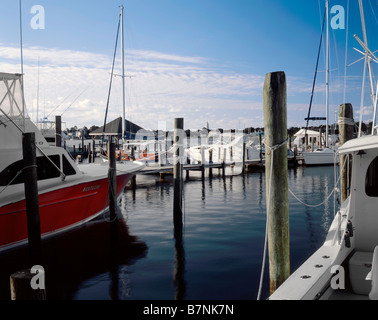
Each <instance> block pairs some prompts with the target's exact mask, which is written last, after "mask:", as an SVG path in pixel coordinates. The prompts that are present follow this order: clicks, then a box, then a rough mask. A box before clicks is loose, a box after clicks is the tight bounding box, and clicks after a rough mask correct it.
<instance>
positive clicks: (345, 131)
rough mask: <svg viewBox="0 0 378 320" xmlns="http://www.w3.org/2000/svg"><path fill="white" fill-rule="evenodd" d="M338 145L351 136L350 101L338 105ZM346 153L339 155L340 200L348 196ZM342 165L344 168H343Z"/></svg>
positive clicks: (351, 112)
mask: <svg viewBox="0 0 378 320" xmlns="http://www.w3.org/2000/svg"><path fill="white" fill-rule="evenodd" d="M338 124H339V146H340V147H341V146H342V145H343V144H344V143H345V142H347V141H348V140H350V139H352V138H353V131H354V120H353V106H352V105H351V104H350V103H345V104H342V105H340V108H339V121H338ZM346 157H348V156H347V155H340V170H342V172H340V175H341V202H344V201H345V200H346V199H347V198H348V193H349V192H348V188H349V179H348V177H349V174H348V173H349V170H350V169H349V163H345V164H344V162H345V158H346ZM343 167H344V168H343Z"/></svg>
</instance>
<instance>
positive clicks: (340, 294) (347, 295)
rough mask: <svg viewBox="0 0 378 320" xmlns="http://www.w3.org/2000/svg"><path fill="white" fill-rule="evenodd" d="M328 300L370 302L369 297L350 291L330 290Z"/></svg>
mask: <svg viewBox="0 0 378 320" xmlns="http://www.w3.org/2000/svg"><path fill="white" fill-rule="evenodd" d="M328 300H370V299H369V296H366V295H361V294H355V293H353V292H351V291H350V290H332V293H331V295H330V297H329V298H328Z"/></svg>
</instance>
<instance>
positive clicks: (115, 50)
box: [102, 14, 121, 137]
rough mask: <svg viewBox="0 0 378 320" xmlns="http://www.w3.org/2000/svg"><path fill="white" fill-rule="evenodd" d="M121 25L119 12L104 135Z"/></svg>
mask: <svg viewBox="0 0 378 320" xmlns="http://www.w3.org/2000/svg"><path fill="white" fill-rule="evenodd" d="M120 25H121V14H120V15H119V20H118V27H117V36H116V42H115V46H114V55H113V65H112V73H111V75H110V84H109V91H108V100H107V102H106V109H105V119H104V126H103V129H102V136H103V137H104V134H105V128H106V118H107V116H108V109H109V100H110V91H111V89H112V82H113V74H114V62H115V59H116V53H117V44H118V35H119V29H120Z"/></svg>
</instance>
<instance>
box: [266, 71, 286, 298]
mask: <svg viewBox="0 0 378 320" xmlns="http://www.w3.org/2000/svg"><path fill="white" fill-rule="evenodd" d="M263 108H264V129H265V145H266V148H265V178H266V199H267V200H266V201H267V219H268V248H269V275H270V292H271V294H272V293H273V292H274V291H275V290H276V289H277V288H278V287H279V286H280V285H281V284H282V283H283V282H284V281H285V280H286V279H287V278H288V277H289V275H290V260H289V198H288V164H287V150H286V149H287V147H286V143H285V141H286V139H287V102H286V76H285V73H284V72H274V73H268V74H267V75H266V77H265V83H264V89H263ZM274 146H276V147H277V149H275V150H274V149H273V150H272V149H270V148H272V147H274Z"/></svg>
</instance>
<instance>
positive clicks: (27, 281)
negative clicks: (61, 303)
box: [10, 269, 46, 300]
mask: <svg viewBox="0 0 378 320" xmlns="http://www.w3.org/2000/svg"><path fill="white" fill-rule="evenodd" d="M41 276H42V277H44V274H43V275H38V274H36V273H32V272H31V269H26V270H21V271H17V272H15V273H12V274H11V276H10V292H11V300H46V289H45V286H44V283H43V284H41V283H37V284H36V288H33V287H32V279H33V277H41Z"/></svg>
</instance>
